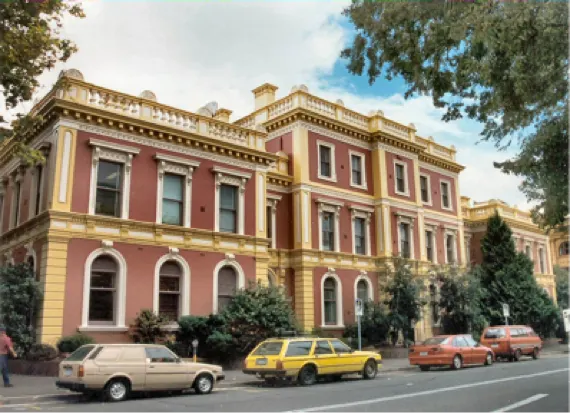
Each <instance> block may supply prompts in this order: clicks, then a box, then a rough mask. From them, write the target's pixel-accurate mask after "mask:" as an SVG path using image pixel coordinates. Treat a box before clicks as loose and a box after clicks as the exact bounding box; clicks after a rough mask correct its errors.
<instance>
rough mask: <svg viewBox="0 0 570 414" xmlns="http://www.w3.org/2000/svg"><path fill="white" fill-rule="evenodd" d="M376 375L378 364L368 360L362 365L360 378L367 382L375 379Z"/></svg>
mask: <svg viewBox="0 0 570 414" xmlns="http://www.w3.org/2000/svg"><path fill="white" fill-rule="evenodd" d="M377 374H378V364H376V361H374V360H373V359H369V360H368V361H366V363H365V364H364V369H363V370H362V377H363V378H364V379H367V380H371V379H374V378H376V375H377Z"/></svg>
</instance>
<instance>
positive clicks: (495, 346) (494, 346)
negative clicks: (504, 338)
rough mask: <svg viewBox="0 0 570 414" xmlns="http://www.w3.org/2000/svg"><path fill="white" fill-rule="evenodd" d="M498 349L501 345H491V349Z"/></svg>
mask: <svg viewBox="0 0 570 414" xmlns="http://www.w3.org/2000/svg"><path fill="white" fill-rule="evenodd" d="M498 347H499V344H493V345H491V348H498Z"/></svg>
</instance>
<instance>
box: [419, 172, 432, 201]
mask: <svg viewBox="0 0 570 414" xmlns="http://www.w3.org/2000/svg"><path fill="white" fill-rule="evenodd" d="M430 189H431V186H430V182H429V176H427V175H424V174H422V175H420V193H421V197H422V202H423V203H426V204H431V190H430Z"/></svg>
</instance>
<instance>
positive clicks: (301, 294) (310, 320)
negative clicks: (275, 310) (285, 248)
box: [295, 267, 315, 331]
mask: <svg viewBox="0 0 570 414" xmlns="http://www.w3.org/2000/svg"><path fill="white" fill-rule="evenodd" d="M313 287H314V284H313V269H312V268H309V267H299V268H295V313H296V315H297V320H298V321H299V323H300V324H301V326H302V327H303V329H305V330H306V331H310V330H311V329H313V327H314V326H315V293H314V288H313Z"/></svg>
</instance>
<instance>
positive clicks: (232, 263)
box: [212, 254, 245, 314]
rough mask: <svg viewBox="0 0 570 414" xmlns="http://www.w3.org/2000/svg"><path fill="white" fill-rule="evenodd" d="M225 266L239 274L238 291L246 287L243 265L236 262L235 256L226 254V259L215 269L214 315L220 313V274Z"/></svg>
mask: <svg viewBox="0 0 570 414" xmlns="http://www.w3.org/2000/svg"><path fill="white" fill-rule="evenodd" d="M224 266H229V267H232V268H233V269H234V270H235V271H236V274H237V287H236V288H237V289H243V288H244V287H245V273H244V271H243V269H242V267H241V265H240V264H239V263H238V262H237V261H236V259H235V257H234V255H233V254H226V258H225V259H224V260H222V261H221V262H219V263H218V264H217V265H216V267H214V278H213V280H214V286H213V291H214V296H213V298H212V299H213V302H212V303H213V313H214V314H216V313H218V274H219V273H220V269H221V268H222V267H224Z"/></svg>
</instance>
